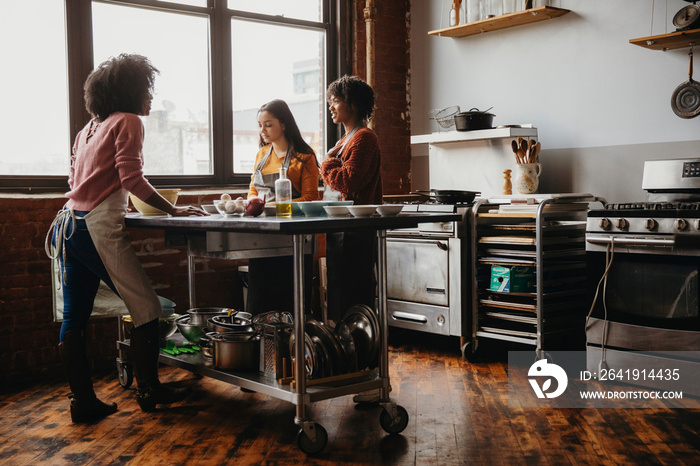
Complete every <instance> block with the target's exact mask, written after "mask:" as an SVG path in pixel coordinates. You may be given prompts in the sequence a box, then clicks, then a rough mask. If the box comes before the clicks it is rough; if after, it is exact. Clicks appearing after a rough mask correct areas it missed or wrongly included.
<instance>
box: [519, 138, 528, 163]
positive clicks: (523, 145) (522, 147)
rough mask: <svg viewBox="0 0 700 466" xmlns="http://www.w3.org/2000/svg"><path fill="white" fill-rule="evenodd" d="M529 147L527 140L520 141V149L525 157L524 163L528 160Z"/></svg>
mask: <svg viewBox="0 0 700 466" xmlns="http://www.w3.org/2000/svg"><path fill="white" fill-rule="evenodd" d="M527 147H528V144H527V141H526V140H524V139H523V141H522V142H521V143H520V150H521V151H522V153H523V154H522V158H523V162H524V163H526V162H527Z"/></svg>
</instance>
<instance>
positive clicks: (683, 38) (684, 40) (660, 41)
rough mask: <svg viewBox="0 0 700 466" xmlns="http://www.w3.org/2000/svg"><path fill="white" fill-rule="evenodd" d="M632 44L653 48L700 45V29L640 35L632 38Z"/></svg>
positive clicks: (662, 48) (680, 47)
mask: <svg viewBox="0 0 700 466" xmlns="http://www.w3.org/2000/svg"><path fill="white" fill-rule="evenodd" d="M630 44H634V45H639V46H640V47H644V48H647V49H651V50H663V51H664V52H665V51H666V50H675V49H682V48H685V47H691V46H693V45H700V29H690V30H688V31H678V32H672V33H670V34H662V35H659V36H649V37H640V38H639V39H630Z"/></svg>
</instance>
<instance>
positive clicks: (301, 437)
mask: <svg viewBox="0 0 700 466" xmlns="http://www.w3.org/2000/svg"><path fill="white" fill-rule="evenodd" d="M313 428H314V432H315V433H316V440H315V441H312V440H311V439H310V438H309V436H308V435H306V432H304V429H299V433H298V434H297V445H298V446H299V449H300V450H301V451H303V452H304V453H306V454H307V455H315V454H316V453H318V452H320V451H321V450H323V449H324V448H325V447H326V444H327V443H328V432H326V429H324V428H323V426H322V425H321V424H318V423H314V424H313Z"/></svg>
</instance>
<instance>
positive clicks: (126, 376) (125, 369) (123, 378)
mask: <svg viewBox="0 0 700 466" xmlns="http://www.w3.org/2000/svg"><path fill="white" fill-rule="evenodd" d="M117 376H118V377H119V385H121V386H122V387H124V388H129V387H130V386H131V384H132V382H133V381H134V372H133V371H132V370H131V363H130V362H129V361H127V360H126V359H122V358H117Z"/></svg>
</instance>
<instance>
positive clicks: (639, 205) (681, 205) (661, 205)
mask: <svg viewBox="0 0 700 466" xmlns="http://www.w3.org/2000/svg"><path fill="white" fill-rule="evenodd" d="M605 209H606V210H700V202H629V203H620V204H608V205H606V206H605Z"/></svg>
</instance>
